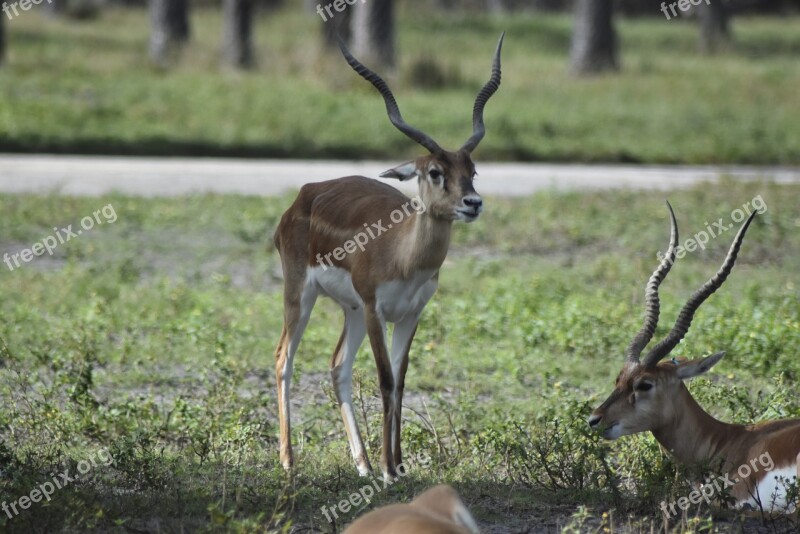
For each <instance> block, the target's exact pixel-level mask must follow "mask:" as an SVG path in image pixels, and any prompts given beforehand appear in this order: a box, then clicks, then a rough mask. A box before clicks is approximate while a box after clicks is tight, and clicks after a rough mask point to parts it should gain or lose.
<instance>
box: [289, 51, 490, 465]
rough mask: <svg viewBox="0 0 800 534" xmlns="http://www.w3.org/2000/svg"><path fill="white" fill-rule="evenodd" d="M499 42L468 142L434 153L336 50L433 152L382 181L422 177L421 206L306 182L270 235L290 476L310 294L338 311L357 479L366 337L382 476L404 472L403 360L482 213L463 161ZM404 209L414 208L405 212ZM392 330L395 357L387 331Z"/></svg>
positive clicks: (474, 139)
mask: <svg viewBox="0 0 800 534" xmlns="http://www.w3.org/2000/svg"><path fill="white" fill-rule="evenodd" d="M502 45H503V36H501V37H500V41H499V42H498V44H497V49H496V51H495V55H494V61H493V64H492V74H491V78H490V79H489V81H488V82H487V83H486V85H484V87H483V88H482V89H481V91H480V92H479V93H478V96H477V98H476V100H475V105H474V108H473V118H472V122H473V133H472V136H471V137H470V138H469V139H468V140H467V142H466V143H465V144H464V146H462V147H461V148H460V149H459V150H457V151H455V152H450V151H446V150H444V149H442V148H441V147H440V146H439V145H438V144H437V143H436V141H434V140H433V139H432V138H431V137H429V136H428V135H427V134H425V133H424V132H422V131H420V130H418V129H416V128H414V127H412V126H410V125H409V124H407V123H406V122H405V121H404V120H403V117H402V116H401V115H400V109H399V108H398V106H397V102H396V101H395V99H394V96H393V95H392V92H391V90H390V89H389V87H388V85H386V83H385V82H384V81H383V80H382V79H381V78H380V77H379V76H378V75H377V74H375V73H374V72H372V71H371V70H369V69H368V68H367V67H365V66H364V65H362V64H361V63H360V62H359V61H358V60H356V59H355V58H354V57H353V56H352V55H351V54H350V52H349V51H348V50H347V48H346V47H345V46H344V44H342V43H340V48H341V50H342V53H343V54H344V57H345V59H346V60H347V62H348V63H349V64H350V66H351V67H352V68H353V69H354V70H355V71H356V72H357V73H358V74H359V75H360V76H361V77H363V78H364V79H365V80H367V81H369V82H370V83H372V85H374V86H375V88H376V89H377V90H378V92H380V94H381V96H383V99H384V102H385V104H386V111H387V113H388V115H389V120H390V121H391V122H392V124H393V125H394V126H395V127H396V128H397V129H399V130H400V131H401V132H403V133H404V134H406V135H407V136H408V137H410V138H411V139H413V140H414V141H416V142H417V143H419V144H420V145H422V146H423V147H425V148H426V149H427V150H428V151H429V152H430V154H429V155H426V156H422V157H419V158H417V159H416V160H413V161H410V162H408V163H403V164H402V165H400V166H398V167H395V168H394V169H390V170H388V171H386V172H384V173H383V174H381V176H382V177H388V178H397V179H398V180H401V181H402V180H410V179H412V178H417V179H418V187H419V196H418V198H415V199H409V198H408V197H406V196H405V195H404V194H402V193H401V192H400V191H398V190H397V189H395V188H394V187H391V186H388V185H385V184H383V183H381V182H379V181H377V180H373V179H370V178H366V177H363V176H349V177H346V178H339V179H336V180H330V181H326V182H319V183H312V184H306V185H305V186H303V187H302V188H301V189H300V193H299V195H298V196H297V199H296V200H295V201H294V203H293V204H292V205H291V206H290V207H289V209H288V210H286V213H284V214H283V217H281V221H280V223H279V224H278V228H277V230H276V232H275V238H274V241H275V247H276V248H277V249H278V251H279V252H280V256H281V265H282V268H283V275H284V324H283V331H282V333H281V337H280V341H279V342H278V346H277V348H276V349H275V359H276V364H275V365H276V375H277V382H278V408H279V419H280V458H281V463H282V464H283V466H284V467H285V468H286V469H289V468H291V466H292V461H293V460H292V445H291V433H290V428H291V427H290V415H289V387H290V383H291V378H292V362H293V359H294V356H295V353H296V351H297V346H298V344H299V343H300V339H301V338H302V336H303V331H304V330H305V328H306V325H307V324H308V319H309V316H310V315H311V309H312V308H313V307H314V303H315V302H316V299H317V296H318V295H320V294H322V295H327V296H329V297H331V298H332V299H333V300H334V301H336V302H337V303H338V304H339V305H340V306H341V307H342V310H343V311H344V330H343V331H342V335H341V337H340V338H339V343H338V344H337V345H336V350H334V352H333V356H332V358H331V364H330V371H331V377H332V379H333V385H334V390H335V393H336V398H337V401H338V403H339V407H340V410H341V415H342V419H343V420H344V425H345V430H346V432H347V439H348V442H349V445H350V450H351V453H352V455H353V459H354V460H355V463H356V466H357V468H358V471H359V473H361V474H362V475H365V474H367V473H368V472H369V471H371V467H370V463H369V460H368V458H367V453H366V451H365V449H364V443H363V441H362V439H361V434H360V432H359V429H358V424H357V423H356V415H355V412H354V410H353V403H352V393H351V388H352V370H353V360H354V358H355V356H356V352H357V351H358V348H359V346H360V345H361V342H362V341H363V339H364V337H365V335H367V336H369V341H370V344H371V346H372V353H373V355H374V357H375V363H376V365H377V368H378V382H379V385H380V389H381V397H382V401H383V441H382V444H383V446H382V454H381V469H382V471H383V474H384V477H386V478H395V477H396V476H397V471H396V466H397V465H399V464H400V463H401V462H402V454H401V450H400V422H401V408H402V402H403V388H404V383H405V375H406V369H407V368H408V351H409V348H410V347H411V341H412V339H413V338H414V333H415V332H416V329H417V322H418V321H419V317H420V314H421V313H422V309H423V308H424V307H425V304H426V303H427V302H428V300H430V298H431V297H432V296H433V294H434V292H435V291H436V288H437V285H438V277H439V268H440V267H441V266H442V263H443V262H444V259H445V256H446V255H447V249H448V246H449V243H450V231H451V226H452V223H453V221H456V220H460V221H465V222H472V221H474V220H476V219H477V218H478V216H479V215H480V214H481V211H482V210H483V200H482V199H481V197H480V196H479V195H478V193H476V192H475V189H474V187H473V178H474V176H475V165H474V164H473V162H472V158H471V153H472V151H473V150H475V148H476V147H477V146H478V143H480V141H481V139H483V136H484V134H485V127H484V123H483V109H484V107H485V105H486V102H487V101H488V100H489V98H490V97H491V96H492V95H493V94H494V93H495V91H497V88H498V87H499V85H500V51H501V49H502ZM409 205H411V206H413V207H414V209H409ZM387 322H391V323H394V331H393V332H394V333H393V335H392V341H391V349H390V348H389V347H388V346H387V340H386V323H387Z"/></svg>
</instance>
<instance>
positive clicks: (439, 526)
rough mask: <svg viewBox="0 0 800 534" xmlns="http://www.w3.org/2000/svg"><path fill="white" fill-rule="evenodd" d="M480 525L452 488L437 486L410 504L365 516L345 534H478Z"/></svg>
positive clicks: (390, 507) (394, 506) (386, 508)
mask: <svg viewBox="0 0 800 534" xmlns="http://www.w3.org/2000/svg"><path fill="white" fill-rule="evenodd" d="M479 532H480V530H479V529H478V524H477V523H476V522H475V519H474V518H473V517H472V514H470V513H469V510H468V509H467V507H466V506H465V505H464V502H463V501H462V500H461V497H459V496H458V493H456V490H454V489H453V488H452V487H450V486H445V485H442V486H436V487H434V488H431V489H429V490H428V491H426V492H424V493H422V494H420V495H419V496H417V498H415V499H414V500H413V501H411V502H410V503H408V504H392V505H389V506H384V507H383V508H378V509H377V510H373V511H372V512H370V513H368V514H365V515H363V516H362V517H360V518H359V519H358V520H357V521H355V522H354V523H353V524H352V525H350V526H349V527H347V528H346V529H345V531H344V534H478V533H479Z"/></svg>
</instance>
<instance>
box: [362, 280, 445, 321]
mask: <svg viewBox="0 0 800 534" xmlns="http://www.w3.org/2000/svg"><path fill="white" fill-rule="evenodd" d="M435 272H436V271H434V270H430V271H420V272H418V273H416V275H415V276H413V277H412V278H410V279H408V280H392V281H390V282H384V283H383V284H381V285H380V286H379V287H378V291H377V292H376V297H377V299H378V309H379V310H380V313H381V314H382V315H383V317H384V318H385V319H386V320H387V321H390V322H393V323H396V322H398V321H401V320H403V318H404V317H406V316H407V315H409V314H417V313H419V312H421V311H422V308H424V307H425V304H427V303H428V301H429V300H430V299H431V297H432V296H433V294H434V293H436V288H437V287H438V283H437V282H436V280H434V279H433V278H432V277H433V275H434V274H435Z"/></svg>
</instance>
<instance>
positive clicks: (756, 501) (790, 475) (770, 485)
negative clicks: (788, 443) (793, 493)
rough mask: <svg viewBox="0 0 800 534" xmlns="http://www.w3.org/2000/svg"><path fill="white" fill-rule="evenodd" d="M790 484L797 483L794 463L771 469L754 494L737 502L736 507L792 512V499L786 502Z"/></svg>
mask: <svg viewBox="0 0 800 534" xmlns="http://www.w3.org/2000/svg"><path fill="white" fill-rule="evenodd" d="M792 484H797V466H796V465H790V466H787V467H781V468H777V469H773V470H772V471H769V472H768V473H766V475H765V476H764V478H762V479H761V481H760V482H759V483H758V488H757V490H756V495H754V496H751V497H750V498H749V499H747V500H745V501H741V502H739V503H738V504H737V507H738V508H742V507H748V508H753V509H755V510H762V509H763V511H765V512H776V513H785V514H791V513H793V512H794V506H792V505H793V504H794V501H792V502H788V499H787V495H786V490H787V488H790V487H791V486H792Z"/></svg>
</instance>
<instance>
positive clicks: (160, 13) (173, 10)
mask: <svg viewBox="0 0 800 534" xmlns="http://www.w3.org/2000/svg"><path fill="white" fill-rule="evenodd" d="M150 24H151V28H150V57H151V59H152V60H153V61H154V62H155V63H156V64H158V65H162V66H164V65H166V64H167V63H168V61H169V59H170V56H171V55H172V54H173V52H174V51H175V50H176V49H178V48H179V47H180V45H182V44H183V43H185V42H186V41H187V40H188V39H189V0H150Z"/></svg>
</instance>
